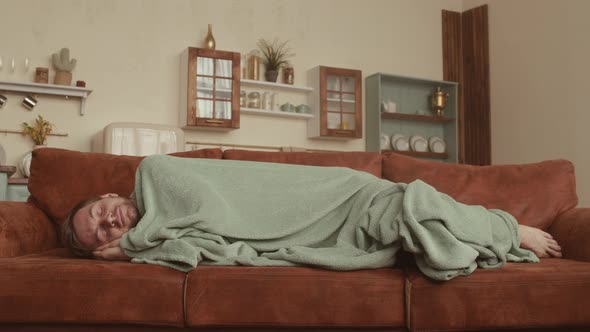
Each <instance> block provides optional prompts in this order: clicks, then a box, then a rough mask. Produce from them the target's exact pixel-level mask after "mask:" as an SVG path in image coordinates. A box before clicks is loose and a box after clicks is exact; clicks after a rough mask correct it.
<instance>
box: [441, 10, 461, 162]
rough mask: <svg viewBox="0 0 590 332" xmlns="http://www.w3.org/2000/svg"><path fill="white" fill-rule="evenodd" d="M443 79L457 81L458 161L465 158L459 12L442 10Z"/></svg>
mask: <svg viewBox="0 0 590 332" xmlns="http://www.w3.org/2000/svg"><path fill="white" fill-rule="evenodd" d="M442 38H443V79H444V80H445V81H452V82H457V83H459V86H458V88H457V92H458V96H457V101H458V105H457V117H458V119H457V126H458V128H457V132H458V133H457V136H458V141H457V143H458V144H457V145H458V147H459V151H458V159H459V163H463V162H464V160H465V152H464V143H463V142H464V138H463V50H462V47H461V44H462V40H461V13H459V12H452V11H448V10H443V11H442Z"/></svg>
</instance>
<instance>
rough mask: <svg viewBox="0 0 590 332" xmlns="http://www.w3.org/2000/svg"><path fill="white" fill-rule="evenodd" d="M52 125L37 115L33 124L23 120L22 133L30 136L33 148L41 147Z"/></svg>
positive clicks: (51, 129)
mask: <svg viewBox="0 0 590 332" xmlns="http://www.w3.org/2000/svg"><path fill="white" fill-rule="evenodd" d="M54 127H55V126H54V125H53V124H52V123H51V122H49V121H47V120H45V119H43V117H42V116H41V115H39V116H38V117H37V118H36V119H35V121H34V123H33V125H29V124H28V123H26V122H23V135H29V136H31V139H32V140H33V142H35V148H38V147H42V146H44V145H45V143H46V142H47V136H48V135H49V134H51V132H52V131H53V128H54Z"/></svg>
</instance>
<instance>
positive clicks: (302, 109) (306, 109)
mask: <svg viewBox="0 0 590 332" xmlns="http://www.w3.org/2000/svg"><path fill="white" fill-rule="evenodd" d="M295 111H296V112H297V113H311V108H310V107H309V106H307V105H305V104H301V105H299V106H297V107H295Z"/></svg>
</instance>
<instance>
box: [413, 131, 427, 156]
mask: <svg viewBox="0 0 590 332" xmlns="http://www.w3.org/2000/svg"><path fill="white" fill-rule="evenodd" d="M410 147H411V148H412V151H416V152H426V151H428V142H426V139H425V138H424V137H423V136H421V135H414V136H412V137H411V138H410Z"/></svg>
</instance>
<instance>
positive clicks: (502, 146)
mask: <svg viewBox="0 0 590 332" xmlns="http://www.w3.org/2000/svg"><path fill="white" fill-rule="evenodd" d="M484 3H487V4H488V15H489V30H490V32H489V33H490V76H491V82H490V83H491V121H492V162H493V163H494V164H506V163H525V162H536V161H540V160H545V159H556V158H564V159H568V160H571V161H572V162H573V163H574V165H575V167H576V178H577V190H578V195H579V198H580V205H581V206H590V153H588V151H587V146H588V141H589V140H590V131H588V123H590V112H588V111H587V109H588V106H587V104H588V102H587V100H588V98H587V94H588V91H590V90H589V88H590V83H589V81H588V73H590V63H589V61H588V59H590V42H589V39H588V31H590V21H589V20H588V19H587V17H586V16H587V14H588V13H589V12H590V1H586V0H567V1H552V0H519V1H507V0H502V1H465V2H464V9H465V10H467V9H468V8H472V7H475V6H478V5H481V4H484Z"/></svg>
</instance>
